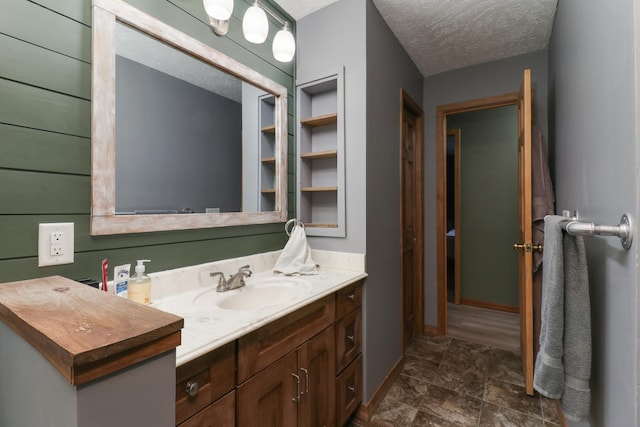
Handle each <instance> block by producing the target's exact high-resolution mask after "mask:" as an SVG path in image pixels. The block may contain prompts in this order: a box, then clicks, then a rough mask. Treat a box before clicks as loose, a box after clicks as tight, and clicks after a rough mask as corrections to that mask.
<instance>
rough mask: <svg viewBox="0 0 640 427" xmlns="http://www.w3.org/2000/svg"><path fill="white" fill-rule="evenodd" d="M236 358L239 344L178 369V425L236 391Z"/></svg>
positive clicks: (216, 351) (228, 346) (222, 348)
mask: <svg viewBox="0 0 640 427" xmlns="http://www.w3.org/2000/svg"><path fill="white" fill-rule="evenodd" d="M235 356H236V346H235V342H231V343H229V344H226V345H224V346H222V347H220V348H218V349H216V350H214V351H212V352H211V353H208V354H206V355H204V356H202V357H200V358H198V359H195V360H193V361H191V362H188V363H186V364H184V365H182V366H179V367H178V368H177V369H176V424H180V423H181V422H183V421H185V420H186V419H187V418H189V417H191V416H192V415H194V414H196V413H197V412H198V411H201V410H202V409H204V408H205V407H207V406H208V405H209V404H210V403H211V402H213V401H215V400H217V399H218V398H220V397H221V396H223V395H225V394H226V393H228V392H229V391H231V390H233V388H234V387H235V368H236V357H235ZM188 387H190V388H191V391H192V393H191V395H190V394H189V391H188ZM196 390H197V391H196Z"/></svg>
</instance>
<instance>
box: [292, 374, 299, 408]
mask: <svg viewBox="0 0 640 427" xmlns="http://www.w3.org/2000/svg"><path fill="white" fill-rule="evenodd" d="M291 375H293V378H295V380H296V389H297V390H298V391H297V393H298V394H297V396H296V397H294V398H292V400H293V401H294V402H300V377H299V376H297V375H296V374H294V373H293V372H292V373H291Z"/></svg>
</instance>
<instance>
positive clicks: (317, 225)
mask: <svg viewBox="0 0 640 427" xmlns="http://www.w3.org/2000/svg"><path fill="white" fill-rule="evenodd" d="M304 226H305V227H311V228H338V224H317V223H313V222H312V223H310V224H309V223H305V224H304Z"/></svg>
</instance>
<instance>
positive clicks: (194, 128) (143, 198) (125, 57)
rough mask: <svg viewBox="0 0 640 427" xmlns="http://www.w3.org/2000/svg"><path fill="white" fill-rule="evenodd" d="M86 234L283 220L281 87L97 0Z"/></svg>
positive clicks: (115, 1) (115, 0)
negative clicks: (88, 226) (89, 210)
mask: <svg viewBox="0 0 640 427" xmlns="http://www.w3.org/2000/svg"><path fill="white" fill-rule="evenodd" d="M93 19H94V25H93V51H94V58H93V67H92V77H93V79H92V85H93V86H92V91H93V92H92V98H93V99H92V120H93V130H92V133H93V139H92V215H91V227H92V228H91V233H92V235H100V234H119V233H134V232H146V231H162V230H180V229H191V228H206V227H217V226H228V225H240V224H255V223H268V222H281V221H284V220H286V215H287V204H286V203H287V201H286V195H287V194H286V192H287V190H286V159H287V156H286V147H287V143H286V140H287V127H286V116H287V104H286V101H287V99H286V98H287V95H286V89H285V88H284V87H282V86H281V85H278V84H277V83H275V82H273V81H272V80H270V79H267V78H266V77H264V76H262V75H261V74H259V73H257V72H255V71H253V70H251V69H249V68H247V67H246V66H244V65H242V64H240V63H238V62H236V61H235V60H233V59H232V58H229V57H227V56H225V55H223V54H221V53H220V52H218V51H216V50H214V49H213V48H211V47H209V46H207V45H204V44H203V43H201V42H199V41H197V40H195V39H192V38H190V37H189V36H187V35H185V34H183V33H181V32H179V31H177V30H175V29H173V28H171V27H169V26H167V25H166V24H164V23H162V22H160V21H157V20H156V19H155V18H152V17H150V16H148V15H146V14H144V13H142V12H140V11H139V10H137V9H135V8H133V7H131V6H129V5H127V4H126V3H123V2H120V1H119V0H95V1H94V12H93Z"/></svg>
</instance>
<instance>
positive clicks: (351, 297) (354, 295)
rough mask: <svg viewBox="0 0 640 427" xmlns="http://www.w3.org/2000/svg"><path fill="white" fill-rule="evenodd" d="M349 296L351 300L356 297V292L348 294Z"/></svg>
mask: <svg viewBox="0 0 640 427" xmlns="http://www.w3.org/2000/svg"><path fill="white" fill-rule="evenodd" d="M347 298H349V299H350V300H351V301H353V300H355V299H356V294H354V293H353V292H351V293H349V294H347Z"/></svg>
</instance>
